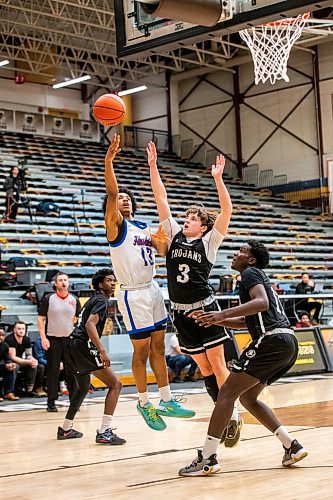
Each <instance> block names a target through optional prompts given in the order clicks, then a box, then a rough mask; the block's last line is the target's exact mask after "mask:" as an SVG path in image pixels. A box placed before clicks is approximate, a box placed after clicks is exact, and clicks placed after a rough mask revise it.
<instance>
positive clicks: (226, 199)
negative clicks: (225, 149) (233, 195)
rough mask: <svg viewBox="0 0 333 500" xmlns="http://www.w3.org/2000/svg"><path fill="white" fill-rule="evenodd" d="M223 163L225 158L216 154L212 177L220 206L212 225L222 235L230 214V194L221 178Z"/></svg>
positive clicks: (227, 224)
mask: <svg viewBox="0 0 333 500" xmlns="http://www.w3.org/2000/svg"><path fill="white" fill-rule="evenodd" d="M224 165H225V158H224V156H223V155H219V156H217V157H216V164H215V165H212V176H213V177H214V181H215V184H216V189H217V192H218V195H219V201H220V207H221V212H220V214H219V215H218V217H217V219H216V221H215V224H214V227H215V228H216V229H217V230H218V232H219V233H221V234H223V235H224V234H226V233H227V230H228V227H229V223H230V218H231V214H232V203H231V199H230V195H229V193H228V190H227V188H226V186H225V184H224V182H223V179H222V174H223V171H224Z"/></svg>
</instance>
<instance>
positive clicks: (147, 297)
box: [117, 281, 168, 338]
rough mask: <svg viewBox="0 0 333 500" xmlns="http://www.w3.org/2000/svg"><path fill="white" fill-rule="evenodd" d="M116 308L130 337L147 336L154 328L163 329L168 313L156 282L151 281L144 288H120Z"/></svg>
mask: <svg viewBox="0 0 333 500" xmlns="http://www.w3.org/2000/svg"><path fill="white" fill-rule="evenodd" d="M117 301H118V308H119V311H120V312H121V314H122V316H123V320H124V323H125V326H126V329H127V332H128V333H129V334H130V335H131V338H147V337H150V333H152V332H154V331H156V330H164V328H165V327H166V323H167V319H168V315H167V312H166V309H165V305H164V299H163V296H162V292H161V290H160V287H159V286H158V283H157V282H156V281H152V282H151V284H149V285H147V286H146V287H144V288H137V289H134V290H124V289H122V288H121V289H120V290H119V292H118V295H117Z"/></svg>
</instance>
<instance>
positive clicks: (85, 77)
mask: <svg viewBox="0 0 333 500" xmlns="http://www.w3.org/2000/svg"><path fill="white" fill-rule="evenodd" d="M90 78H91V76H90V75H83V76H80V77H79V78H73V79H72V80H67V81H65V82H61V83H56V84H55V85H52V87H53V88H54V89H60V88H61V87H67V86H68V85H74V84H75V83H80V82H85V81H86V80H90Z"/></svg>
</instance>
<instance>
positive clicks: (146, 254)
mask: <svg viewBox="0 0 333 500" xmlns="http://www.w3.org/2000/svg"><path fill="white" fill-rule="evenodd" d="M141 257H142V258H143V262H144V263H145V266H153V265H154V256H153V250H152V249H151V247H141Z"/></svg>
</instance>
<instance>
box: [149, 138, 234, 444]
mask: <svg viewBox="0 0 333 500" xmlns="http://www.w3.org/2000/svg"><path fill="white" fill-rule="evenodd" d="M147 155H148V163H149V166H150V177H151V185H152V189H153V193H154V197H155V200H156V204H157V209H158V215H159V220H160V223H161V226H162V229H163V230H164V232H165V233H166V235H167V237H168V238H169V246H168V251H167V253H166V266H167V274H168V290H169V298H170V299H171V301H172V303H173V307H174V324H175V327H176V329H177V334H178V340H179V346H180V349H181V351H182V352H183V353H184V354H188V355H190V356H192V358H193V359H194V360H195V361H196V363H197V364H198V366H199V368H200V371H201V373H202V375H203V377H204V380H205V385H206V388H207V392H208V394H209V395H210V396H211V398H212V399H213V401H214V402H216V401H217V397H218V393H219V387H221V385H222V384H223V383H224V382H225V380H226V379H227V377H228V374H229V372H228V370H227V367H226V362H225V355H224V344H225V345H227V344H231V347H233V346H234V343H233V341H231V340H230V335H229V333H228V331H227V330H226V329H225V328H224V327H223V326H219V325H218V326H216V325H212V326H211V327H210V328H203V327H201V326H199V325H198V324H196V322H195V321H194V320H193V319H192V318H191V317H189V313H190V311H193V310H195V309H200V308H203V309H204V310H205V311H207V312H208V311H219V310H220V307H219V304H218V302H217V301H216V300H215V296H214V290H213V289H212V287H211V286H210V285H209V281H208V280H209V274H210V271H211V269H212V267H213V265H214V263H215V260H216V254H217V251H218V248H219V246H220V245H221V243H222V240H223V238H224V236H225V234H226V232H227V229H228V226H229V222H230V217H231V212H232V203H231V200H230V196H229V193H228V190H227V188H226V186H225V185H224V182H223V179H222V174H223V170H224V164H225V160H224V157H223V156H222V155H220V156H218V157H217V158H216V165H213V166H212V171H211V173H212V176H213V178H214V181H215V185H216V188H217V192H218V196H219V202H220V213H219V214H218V215H217V214H214V213H212V212H209V211H208V210H206V209H205V208H203V207H198V206H194V207H191V208H190V209H189V210H187V212H186V220H185V223H184V226H183V228H181V227H180V226H179V225H178V223H177V222H176V221H175V219H174V218H173V217H172V216H171V212H170V207H169V203H168V199H167V193H166V190H165V188H164V185H163V182H162V180H161V177H160V175H159V171H158V168H157V153H156V147H155V144H154V143H153V142H150V143H149V144H148V147H147ZM230 350H231V355H230V357H229V358H227V361H229V360H230V359H234V358H237V356H238V354H237V351H236V350H235V348H232V349H230ZM241 424H242V422H241V420H240V419H239V417H238V412H237V405H236V404H235V408H234V413H233V415H232V418H231V422H230V426H228V431H227V433H226V436H224V437H225V445H226V446H227V447H232V446H235V445H236V444H237V443H238V441H239V438H240V428H241Z"/></svg>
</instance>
